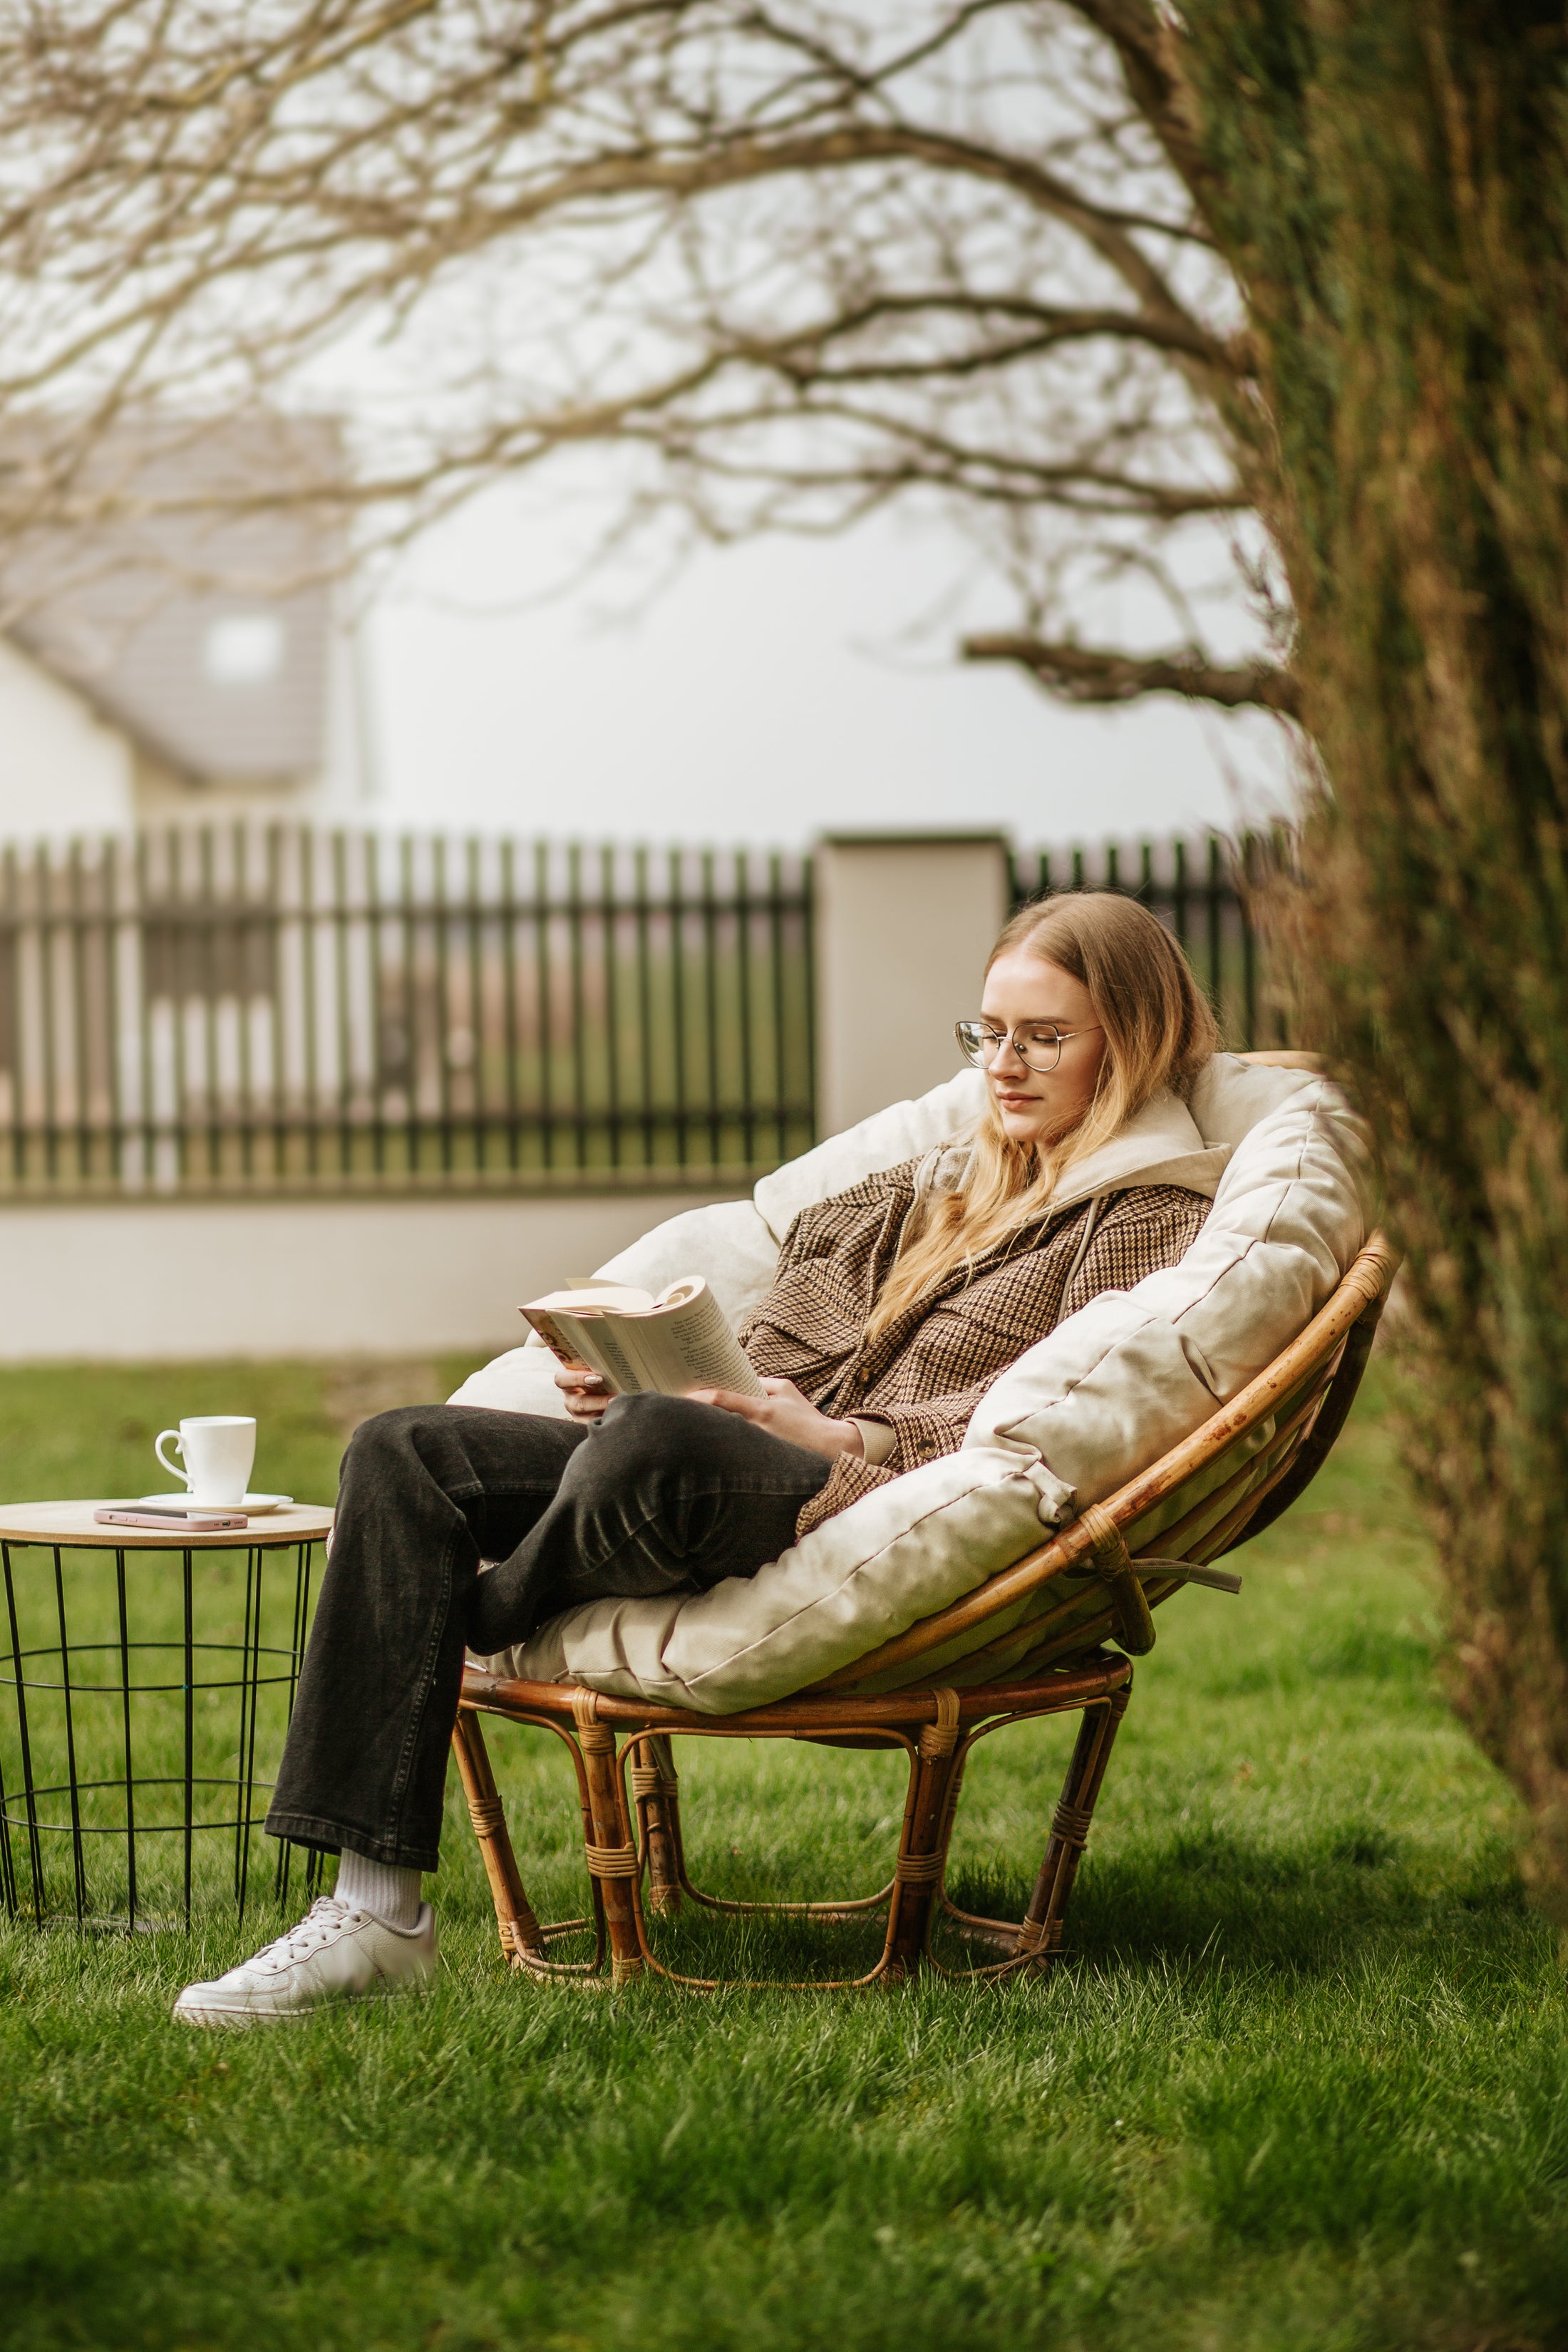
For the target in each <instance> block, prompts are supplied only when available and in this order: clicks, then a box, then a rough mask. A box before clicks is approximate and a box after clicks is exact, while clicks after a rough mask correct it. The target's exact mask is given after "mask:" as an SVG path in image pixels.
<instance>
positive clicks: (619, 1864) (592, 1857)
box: [572, 1690, 646, 1984]
mask: <svg viewBox="0 0 1568 2352" xmlns="http://www.w3.org/2000/svg"><path fill="white" fill-rule="evenodd" d="M598 1711H599V1699H598V1694H597V1692H596V1691H591V1690H580V1691H578V1692H577V1694H576V1695H575V1696H574V1700H573V1703H572V1713H573V1716H574V1719H575V1723H576V1728H577V1745H578V1748H580V1750H581V1751H582V1757H583V1764H584V1770H585V1772H586V1774H587V1781H588V1808H589V1822H590V1826H591V1830H592V1834H591V1836H590V1837H589V1838H588V1839H587V1840H586V1841H585V1842H584V1850H585V1853H586V1855H587V1862H588V1873H589V1875H590V1877H591V1878H592V1879H593V1880H594V1882H595V1885H596V1886H597V1887H598V1890H599V1894H600V1896H601V1898H602V1899H603V1902H604V1906H605V1926H606V1927H608V1929H609V1931H610V1974H611V1978H612V1979H613V1981H614V1982H615V1983H616V1984H629V1983H630V1982H631V1981H632V1979H634V1978H636V1977H640V1976H641V1974H642V1972H643V1962H644V1959H645V1958H646V1954H645V1950H644V1946H643V1935H642V1922H641V1920H640V1919H639V1917H638V1916H637V1846H636V1844H635V1843H634V1842H633V1838H632V1833H631V1823H630V1822H628V1821H627V1819H626V1790H625V1789H624V1788H623V1786H622V1782H621V1773H620V1766H619V1763H618V1761H617V1759H616V1735H615V1733H614V1732H613V1731H612V1730H611V1729H610V1727H609V1726H608V1724H605V1723H601V1722H600V1721H599V1719H598Z"/></svg>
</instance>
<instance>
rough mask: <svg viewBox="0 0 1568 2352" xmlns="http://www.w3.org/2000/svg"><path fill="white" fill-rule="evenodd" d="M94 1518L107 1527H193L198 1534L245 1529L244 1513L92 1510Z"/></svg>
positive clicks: (245, 1519) (246, 1519)
mask: <svg viewBox="0 0 1568 2352" xmlns="http://www.w3.org/2000/svg"><path fill="white" fill-rule="evenodd" d="M92 1516H93V1517H94V1518H95V1519H97V1520H98V1521H99V1522H100V1524H101V1525H102V1526H104V1527H106V1528H195V1531H196V1533H197V1534H198V1535H211V1534H213V1533H215V1532H216V1530H217V1529H218V1528H247V1527H248V1526H249V1525H250V1521H249V1519H248V1517H247V1516H246V1514H245V1512H243V1511H116V1510H110V1509H104V1510H100V1511H94V1513H93V1515H92Z"/></svg>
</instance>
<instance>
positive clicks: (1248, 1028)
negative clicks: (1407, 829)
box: [1012, 834, 1289, 1053]
mask: <svg viewBox="0 0 1568 2352" xmlns="http://www.w3.org/2000/svg"><path fill="white" fill-rule="evenodd" d="M1281 848H1282V843H1281V842H1278V841H1274V840H1271V839H1270V838H1268V836H1265V835H1257V834H1248V835H1244V836H1243V838H1242V840H1241V841H1240V843H1239V844H1237V843H1235V842H1231V841H1228V840H1226V838H1225V837H1224V836H1223V835H1219V834H1205V835H1201V836H1200V837H1199V838H1198V839H1196V840H1184V839H1183V838H1182V837H1180V836H1179V835H1177V836H1173V837H1172V838H1171V839H1168V840H1163V841H1134V842H1118V841H1107V842H1103V843H1100V844H1099V845H1094V846H1084V845H1077V846H1074V847H1070V848H1067V849H1033V850H1027V851H1017V852H1015V854H1014V856H1013V859H1012V870H1013V903H1014V905H1015V907H1021V906H1024V905H1026V903H1027V901H1028V900H1029V899H1031V898H1044V897H1045V896H1046V895H1047V892H1049V891H1051V890H1081V889H1085V888H1089V889H1105V890H1124V891H1126V892H1127V893H1128V895H1129V896H1130V897H1131V898H1137V899H1139V900H1141V901H1142V904H1143V905H1144V906H1146V907H1147V908H1149V909H1150V910H1151V912H1152V913H1153V914H1156V915H1158V917H1159V918H1160V920H1161V921H1162V922H1163V924H1164V925H1165V926H1166V928H1167V929H1169V930H1171V931H1173V932H1174V934H1175V936H1176V938H1177V939H1178V940H1180V941H1181V943H1182V946H1183V947H1184V950H1186V955H1187V960H1188V961H1189V962H1190V963H1191V965H1192V967H1193V970H1194V971H1195V972H1196V974H1197V976H1198V979H1199V980H1200V981H1201V982H1203V985H1204V987H1205V989H1206V990H1207V992H1208V996H1209V1001H1210V1003H1212V1004H1213V1006H1214V1009H1215V1013H1216V1015H1217V1016H1218V1020H1219V1024H1220V1034H1221V1035H1222V1037H1223V1039H1224V1041H1225V1043H1226V1045H1227V1046H1229V1047H1230V1049H1231V1051H1232V1052H1233V1053H1250V1052H1253V1051H1254V1050H1256V1049H1258V1048H1259V1047H1266V1046H1278V1045H1286V1044H1288V1043H1289V1028H1288V1019H1287V1011H1286V1004H1285V999H1284V994H1283V992H1282V990H1281V989H1280V987H1279V984H1278V982H1277V981H1276V980H1275V979H1274V977H1273V976H1272V975H1271V974H1270V972H1269V970H1268V962H1267V959H1266V957H1265V955H1264V951H1263V944H1262V941H1261V940H1260V938H1259V935H1258V927H1257V924H1256V922H1255V920H1254V919H1253V916H1252V913H1251V911H1250V908H1251V901H1252V898H1253V895H1254V893H1255V892H1256V890H1257V889H1258V887H1259V886H1260V885H1261V883H1262V881H1263V879H1264V877H1265V875H1266V873H1267V872H1268V869H1269V867H1270V866H1271V865H1272V864H1273V862H1274V861H1275V860H1276V859H1277V858H1278V857H1279V855H1280V854H1281Z"/></svg>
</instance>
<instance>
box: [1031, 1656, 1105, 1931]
mask: <svg viewBox="0 0 1568 2352" xmlns="http://www.w3.org/2000/svg"><path fill="white" fill-rule="evenodd" d="M1131 1694H1132V1685H1131V1681H1128V1682H1126V1683H1124V1684H1123V1685H1122V1687H1121V1689H1120V1690H1118V1691H1112V1692H1111V1694H1110V1697H1109V1698H1107V1699H1104V1700H1102V1701H1100V1702H1097V1703H1096V1704H1094V1705H1092V1706H1087V1707H1085V1709H1084V1711H1083V1717H1082V1719H1081V1721H1080V1722H1079V1727H1078V1738H1077V1740H1076V1742H1075V1743H1074V1747H1073V1752H1072V1761H1071V1763H1070V1764H1069V1765H1068V1772H1067V1779H1066V1780H1065V1781H1064V1782H1063V1783H1062V1793H1061V1801H1060V1802H1059V1803H1058V1806H1057V1810H1056V1811H1055V1813H1054V1814H1053V1816H1052V1818H1051V1834H1050V1839H1049V1842H1048V1843H1047V1847H1046V1858H1045V1860H1044V1862H1042V1863H1041V1864H1040V1874H1039V1876H1038V1878H1037V1880H1036V1881H1035V1891H1034V1894H1033V1895H1031V1896H1030V1898H1029V1907H1028V1909H1027V1911H1026V1912H1025V1914H1024V1917H1023V1921H1022V1923H1021V1925H1020V1927H1019V1929H1018V1941H1017V1944H1016V1948H1015V1949H1016V1957H1017V1958H1019V1959H1026V1958H1030V1957H1033V1958H1035V1961H1036V1964H1037V1966H1038V1967H1041V1968H1045V1967H1047V1966H1048V1965H1049V1963H1050V1962H1051V1961H1052V1960H1053V1959H1055V1958H1056V1956H1057V1954H1058V1952H1059V1951H1060V1949H1061V1946H1062V1934H1063V1930H1064V1928H1065V1927H1066V1924H1067V1909H1068V1902H1069V1901H1070V1899H1071V1896H1072V1889H1073V1881H1074V1879H1075V1878H1076V1877H1077V1876H1078V1866H1079V1862H1080V1861H1081V1860H1082V1858H1083V1850H1084V1847H1085V1846H1086V1845H1087V1844H1088V1843H1089V1824H1090V1822H1092V1820H1093V1818H1094V1808H1095V1804H1096V1801H1098V1799H1099V1796H1100V1783H1101V1782H1102V1781H1103V1780H1104V1779H1105V1768H1106V1766H1107V1764H1108V1763H1109V1762H1110V1750H1111V1747H1112V1744H1113V1742H1114V1741H1115V1738H1116V1734H1117V1731H1118V1729H1119V1728H1120V1727H1121V1718H1122V1717H1123V1716H1124V1715H1125V1714H1126V1712H1127V1702H1128V1700H1129V1698H1130V1697H1131Z"/></svg>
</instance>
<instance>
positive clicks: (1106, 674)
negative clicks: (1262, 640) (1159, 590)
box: [963, 635, 1300, 719]
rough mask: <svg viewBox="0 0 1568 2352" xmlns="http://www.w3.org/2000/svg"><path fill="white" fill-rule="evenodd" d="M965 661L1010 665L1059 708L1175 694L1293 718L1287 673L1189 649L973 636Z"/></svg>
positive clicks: (1294, 691)
mask: <svg viewBox="0 0 1568 2352" xmlns="http://www.w3.org/2000/svg"><path fill="white" fill-rule="evenodd" d="M963 657H964V659H965V661H975V662H987V661H994V662H1015V663H1016V664H1017V666H1018V667H1019V668H1021V669H1026V670H1027V671H1028V672H1029V674H1030V676H1031V677H1036V678H1037V679H1038V680H1039V682H1040V684H1041V685H1042V686H1044V687H1047V688H1049V689H1050V691H1051V692H1052V693H1053V694H1057V695H1059V696H1060V697H1061V698H1062V699H1063V700H1064V701H1066V702H1080V703H1094V704H1100V705H1105V704H1113V703H1121V702H1137V701H1139V700H1140V699H1141V698H1142V697H1143V696H1144V695H1146V694H1179V695H1182V696H1184V698H1186V699H1187V700H1188V701H1189V702H1215V703H1217V704H1218V705H1219V706H1220V708H1221V709H1224V710H1241V709H1259V710H1275V711H1279V712H1280V713H1281V714H1282V715H1283V716H1284V717H1286V718H1289V719H1295V718H1298V717H1300V688H1298V686H1297V683H1296V680H1295V679H1294V678H1293V677H1292V676H1291V675H1290V672H1289V670H1288V669H1284V668H1281V667H1279V665H1278V664H1276V663H1272V662H1251V663H1247V664H1244V665H1242V666H1241V667H1237V668H1231V669H1226V668H1222V667H1218V666H1216V665H1215V663H1213V662H1209V661H1205V659H1204V657H1203V656H1202V655H1201V653H1198V652H1197V651H1195V650H1194V651H1185V650H1184V651H1182V652H1179V653H1174V654H1163V655H1146V654H1145V655H1139V654H1119V653H1107V652H1105V651H1103V650H1098V649H1096V648H1094V647H1092V646H1075V645H1047V643H1045V642H1044V641H1043V640H1042V639H1041V638H1039V637H1025V636H1007V635H993V636H973V637H965V639H964V640H963Z"/></svg>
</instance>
